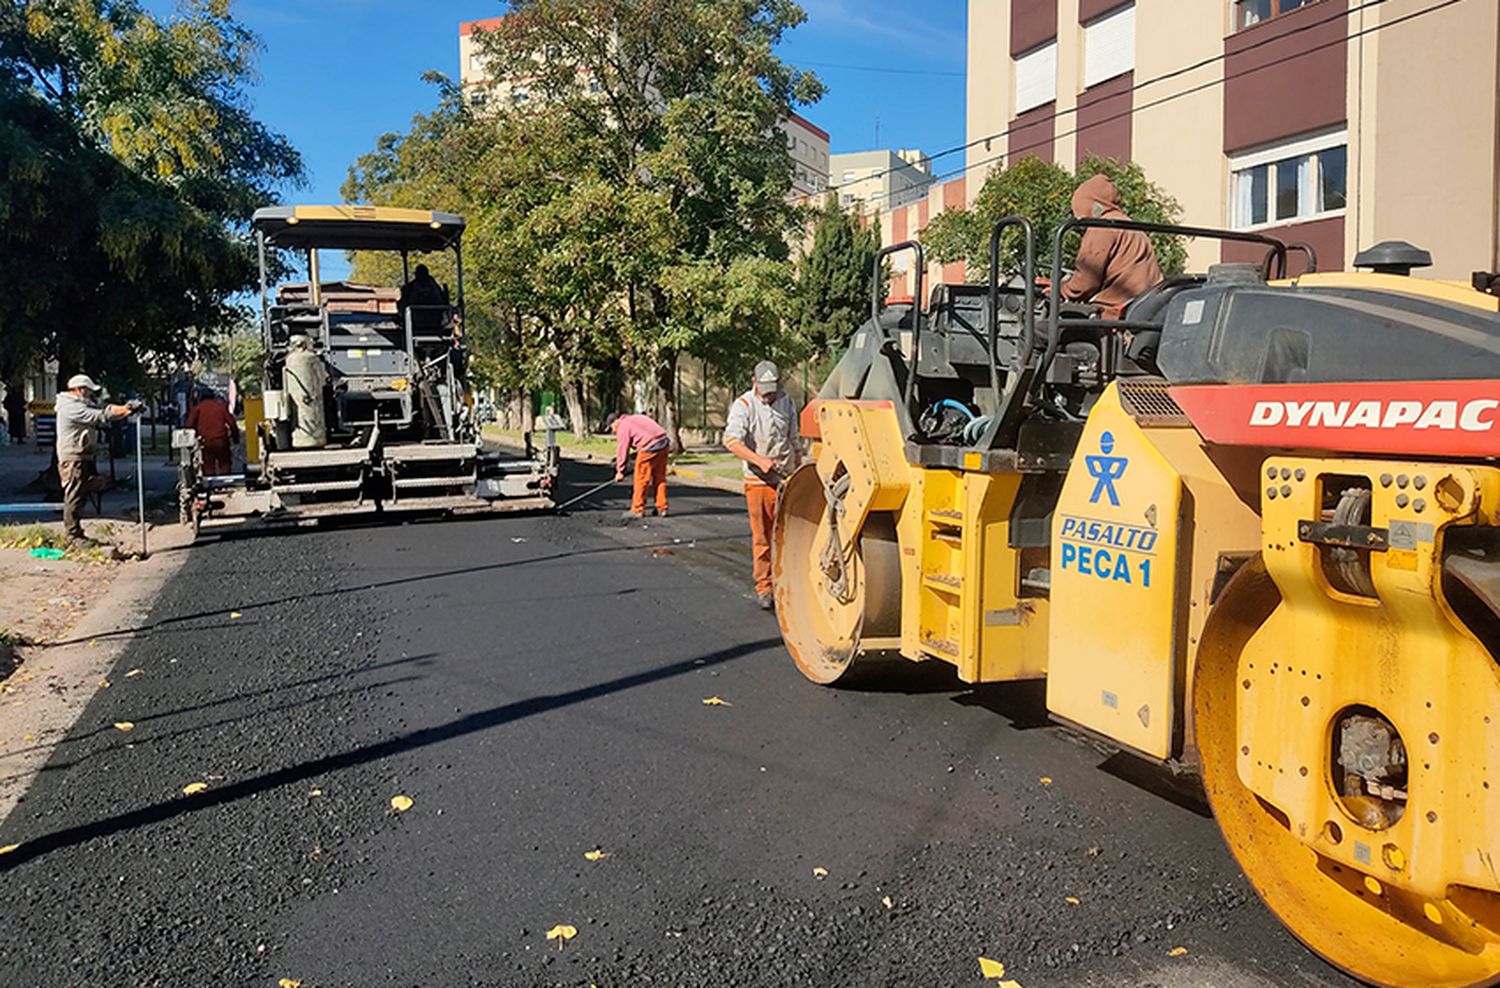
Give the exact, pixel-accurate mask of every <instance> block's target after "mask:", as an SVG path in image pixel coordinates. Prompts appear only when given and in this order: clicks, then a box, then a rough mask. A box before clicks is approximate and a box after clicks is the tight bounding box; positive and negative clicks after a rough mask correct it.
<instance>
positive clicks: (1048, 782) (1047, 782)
mask: <svg viewBox="0 0 1500 988" xmlns="http://www.w3.org/2000/svg"><path fill="white" fill-rule="evenodd" d="M1036 781H1038V782H1040V783H1041V784H1042V785H1044V786H1050V785H1052V776H1050V775H1044V776H1042V777H1041V778H1040V779H1037V780H1036Z"/></svg>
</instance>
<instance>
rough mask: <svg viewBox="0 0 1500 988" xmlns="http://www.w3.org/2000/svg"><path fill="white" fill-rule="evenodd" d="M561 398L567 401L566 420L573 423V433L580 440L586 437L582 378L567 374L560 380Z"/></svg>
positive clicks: (587, 424)
mask: <svg viewBox="0 0 1500 988" xmlns="http://www.w3.org/2000/svg"><path fill="white" fill-rule="evenodd" d="M562 393H563V400H564V401H566V402H567V403H568V420H569V421H570V422H571V423H572V425H573V435H574V436H575V437H576V438H577V439H578V440H579V441H580V442H581V441H582V440H584V439H587V438H588V435H589V421H588V409H586V408H584V407H583V379H582V378H581V377H580V376H578V375H568V376H567V377H566V378H565V379H564V380H563V382H562Z"/></svg>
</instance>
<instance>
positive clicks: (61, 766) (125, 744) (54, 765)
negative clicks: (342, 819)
mask: <svg viewBox="0 0 1500 988" xmlns="http://www.w3.org/2000/svg"><path fill="white" fill-rule="evenodd" d="M421 678H422V677H420V676H395V677H392V678H391V679H382V680H379V681H378V682H374V683H366V684H365V685H363V686H354V687H350V688H349V689H343V690H334V691H333V692H331V693H324V694H321V695H319V696H310V697H307V698H306V699H303V700H294V701H291V702H289V703H278V704H274V705H272V706H269V707H263V708H260V709H258V710H254V711H252V712H250V713H247V714H241V715H239V716H237V717H221V718H219V719H218V720H210V721H206V722H204V723H202V724H194V725H193V726H191V727H182V728H178V729H177V730H175V731H163V732H162V733H160V734H145V735H136V734H131V735H130V738H129V740H121V741H120V742H119V743H117V744H106V745H104V746H102V747H99V748H96V749H94V750H93V751H89V752H86V753H84V754H82V755H78V756H77V757H73V758H68V759H65V760H59V759H57V758H56V757H54V758H52V759H49V760H48V762H47V764H45V765H43V766H42V767H41V768H40V769H38V770H37V774H38V775H45V774H47V773H50V772H61V771H63V770H65V769H70V768H74V767H76V766H78V765H82V764H83V763H84V762H86V761H89V760H91V759H94V758H98V757H99V756H101V755H107V754H110V753H112V752H116V751H120V750H122V749H125V748H145V747H150V746H151V745H153V744H158V743H160V742H162V741H173V740H176V739H177V738H181V737H186V736H187V735H189V734H196V733H197V732H199V731H207V730H212V729H214V728H217V727H228V726H229V725H231V724H238V723H241V722H243V721H247V720H258V719H260V718H263V717H267V716H269V715H271V714H280V713H286V712H288V711H291V710H297V709H298V708H301V707H306V706H310V705H312V704H317V703H325V702H327V701H329V700H336V699H338V698H340V697H346V696H358V695H360V694H361V693H368V692H370V691H371V690H377V689H384V688H386V687H388V686H399V685H402V684H403V683H415V682H418V681H420V680H421ZM177 713H178V712H177V711H167V712H166V713H160V714H151V715H150V716H149V717H148V718H142V720H143V721H144V720H148V719H160V718H162V717H173V716H176V715H177ZM134 723H135V724H136V726H137V727H139V726H140V723H141V722H134ZM104 733H113V734H118V733H119V731H118V730H117V729H116V728H115V727H114V726H113V725H110V726H108V727H98V728H95V729H94V730H92V731H88V732H86V733H84V734H79V735H73V736H69V737H67V738H64V739H63V740H62V741H60V742H58V748H59V749H61V748H62V746H64V745H77V744H79V743H80V742H83V741H86V740H87V739H89V738H92V737H96V736H98V735H100V734H104ZM20 750H21V751H26V750H34V749H20ZM19 753H20V751H17V752H15V754H19ZM25 774H26V773H24V772H22V773H17V774H15V775H8V776H0V782H12V781H15V780H17V779H19V778H22V777H23V776H24V775H25Z"/></svg>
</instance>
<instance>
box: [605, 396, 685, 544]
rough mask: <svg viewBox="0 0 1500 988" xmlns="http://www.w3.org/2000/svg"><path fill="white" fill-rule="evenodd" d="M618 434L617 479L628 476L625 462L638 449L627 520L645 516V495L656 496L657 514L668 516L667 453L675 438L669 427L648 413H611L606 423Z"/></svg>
mask: <svg viewBox="0 0 1500 988" xmlns="http://www.w3.org/2000/svg"><path fill="white" fill-rule="evenodd" d="M605 427H606V428H607V429H609V431H610V432H613V433H614V434H615V437H616V442H615V479H616V480H624V479H625V463H626V461H627V460H628V459H629V458H630V451H631V450H632V449H633V450H635V486H634V488H633V490H632V492H631V497H630V510H629V511H627V512H625V520H626V521H631V520H633V519H637V518H644V517H646V498H647V496H648V495H650V496H652V497H654V498H655V499H656V516H657V517H658V518H665V517H666V516H667V454H669V453H670V452H671V451H672V441H671V440H670V439H668V438H667V430H666V429H663V428H662V427H661V426H660V425H657V423H656V420H655V419H653V418H652V417H651V416H649V415H611V416H610V417H609V422H608V423H607V424H606V426H605Z"/></svg>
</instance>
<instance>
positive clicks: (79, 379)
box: [68, 374, 99, 391]
mask: <svg viewBox="0 0 1500 988" xmlns="http://www.w3.org/2000/svg"><path fill="white" fill-rule="evenodd" d="M74 388H85V389H87V390H89V391H98V390H99V385H97V384H95V383H94V379H93V378H92V377H89V376H88V375H87V374H74V375H73V376H72V377H70V378H68V390H69V391H71V390H73V389H74Z"/></svg>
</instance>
